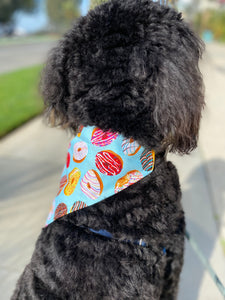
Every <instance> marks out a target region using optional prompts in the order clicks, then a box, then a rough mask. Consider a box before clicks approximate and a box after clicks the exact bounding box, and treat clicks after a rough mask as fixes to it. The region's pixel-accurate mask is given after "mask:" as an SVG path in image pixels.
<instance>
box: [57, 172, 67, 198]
mask: <svg viewBox="0 0 225 300" xmlns="http://www.w3.org/2000/svg"><path fill="white" fill-rule="evenodd" d="M66 184H67V176H66V175H64V176H63V177H62V178H61V180H60V184H59V191H58V194H57V196H58V195H59V194H60V193H61V191H62V189H63V188H64V186H65V185H66Z"/></svg>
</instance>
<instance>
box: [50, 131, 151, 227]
mask: <svg viewBox="0 0 225 300" xmlns="http://www.w3.org/2000/svg"><path fill="white" fill-rule="evenodd" d="M154 163H155V153H154V151H153V150H150V151H148V150H145V149H144V148H143V147H141V146H140V145H138V143H137V142H136V141H134V140H133V139H127V138H125V137H123V136H122V135H120V134H119V133H115V132H111V131H109V130H108V131H102V130H101V129H100V128H97V127H92V126H88V127H83V126H81V127H80V128H79V132H78V134H77V136H76V137H75V138H74V139H73V140H72V141H71V142H70V144H69V148H68V153H67V161H66V164H65V167H64V170H63V173H62V177H61V181H60V187H59V191H58V193H57V195H56V198H55V200H54V201H53V204H52V207H51V210H50V213H49V215H48V218H47V221H46V226H47V225H49V224H50V223H52V222H53V221H54V220H56V219H58V218H60V217H62V216H64V215H66V214H69V213H72V212H74V211H76V210H79V209H82V208H85V207H87V206H90V205H93V204H96V203H98V202H100V201H102V200H104V199H106V198H108V197H110V196H112V195H114V194H116V193H118V192H120V191H122V190H124V189H126V188H128V187H129V186H130V185H132V184H134V183H136V182H138V181H139V180H141V179H142V178H144V177H145V176H147V175H149V174H150V173H151V172H152V171H153V169H154Z"/></svg>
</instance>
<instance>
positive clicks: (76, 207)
mask: <svg viewBox="0 0 225 300" xmlns="http://www.w3.org/2000/svg"><path fill="white" fill-rule="evenodd" d="M84 207H87V204H86V203H85V202H83V201H76V202H75V203H74V204H73V206H72V207H71V209H70V212H74V211H76V210H79V209H82V208H84Z"/></svg>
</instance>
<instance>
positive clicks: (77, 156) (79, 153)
mask: <svg viewBox="0 0 225 300" xmlns="http://www.w3.org/2000/svg"><path fill="white" fill-rule="evenodd" d="M87 154H88V146H87V144H86V143H85V142H82V141H81V142H77V143H75V144H74V146H73V160H74V162H76V163H81V162H82V161H83V160H85V158H86V156H87Z"/></svg>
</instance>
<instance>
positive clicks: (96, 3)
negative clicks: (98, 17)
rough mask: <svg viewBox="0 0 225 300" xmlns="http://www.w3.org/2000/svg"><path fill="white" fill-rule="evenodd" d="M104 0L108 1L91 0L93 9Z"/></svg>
mask: <svg viewBox="0 0 225 300" xmlns="http://www.w3.org/2000/svg"><path fill="white" fill-rule="evenodd" d="M104 2H107V0H91V5H90V9H93V8H94V7H95V6H97V5H100V4H102V3H104Z"/></svg>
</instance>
